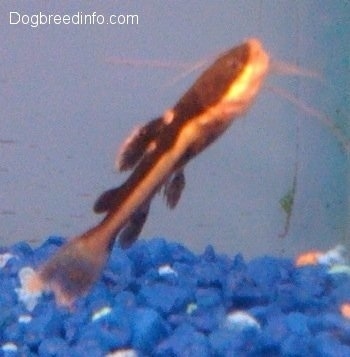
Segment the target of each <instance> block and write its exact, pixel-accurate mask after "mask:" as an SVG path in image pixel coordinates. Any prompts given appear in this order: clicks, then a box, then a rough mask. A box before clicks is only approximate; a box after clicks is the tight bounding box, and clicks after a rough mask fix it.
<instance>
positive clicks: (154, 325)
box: [132, 308, 169, 354]
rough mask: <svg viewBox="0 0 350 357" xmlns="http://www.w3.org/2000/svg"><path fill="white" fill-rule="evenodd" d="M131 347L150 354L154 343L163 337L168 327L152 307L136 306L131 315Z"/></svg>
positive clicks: (154, 345)
mask: <svg viewBox="0 0 350 357" xmlns="http://www.w3.org/2000/svg"><path fill="white" fill-rule="evenodd" d="M132 321H133V325H132V347H133V348H134V349H138V350H140V351H142V353H146V354H150V353H151V352H152V350H153V349H154V348H155V347H156V344H157V343H158V342H159V341H160V340H162V339H163V338H165V337H166V336H167V335H168V333H169V328H168V326H167V324H166V322H165V321H164V320H163V319H162V318H161V316H160V315H159V314H158V313H157V312H156V311H155V310H153V309H149V308H138V309H137V310H136V311H134V312H133V316H132Z"/></svg>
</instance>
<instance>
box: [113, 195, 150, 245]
mask: <svg viewBox="0 0 350 357" xmlns="http://www.w3.org/2000/svg"><path fill="white" fill-rule="evenodd" d="M149 207H150V201H147V202H146V203H144V204H143V205H142V206H141V207H140V208H139V209H138V210H137V211H135V212H134V213H133V215H132V216H131V218H130V220H129V221H128V223H127V224H126V225H125V227H124V228H123V230H122V231H121V233H120V235H119V239H118V243H119V246H120V247H121V248H128V247H130V246H131V245H132V244H133V243H134V242H135V241H136V239H137V238H138V236H139V234H140V233H141V230H142V228H143V226H144V224H145V222H146V219H147V217H148V213H149Z"/></svg>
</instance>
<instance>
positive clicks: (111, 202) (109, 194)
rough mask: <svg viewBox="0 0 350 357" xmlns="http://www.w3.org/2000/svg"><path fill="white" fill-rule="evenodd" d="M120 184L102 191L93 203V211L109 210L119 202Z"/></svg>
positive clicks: (102, 211)
mask: <svg viewBox="0 0 350 357" xmlns="http://www.w3.org/2000/svg"><path fill="white" fill-rule="evenodd" d="M121 188H122V186H118V187H116V188H112V189H110V190H107V191H105V192H103V193H102V194H101V195H100V196H99V197H98V199H97V200H96V201H95V204H94V212H95V213H104V212H108V211H110V210H111V209H112V208H114V207H115V205H116V204H117V203H118V202H120V198H119V197H120V193H121Z"/></svg>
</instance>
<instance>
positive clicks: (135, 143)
mask: <svg viewBox="0 0 350 357" xmlns="http://www.w3.org/2000/svg"><path fill="white" fill-rule="evenodd" d="M165 125H166V124H165V122H164V120H163V117H159V118H156V119H153V120H151V121H150V122H148V123H147V124H146V125H144V126H142V127H140V128H137V129H135V130H134V131H133V132H132V133H131V134H130V135H129V137H128V138H127V139H126V140H125V142H124V143H123V144H122V146H121V148H120V150H119V154H118V155H117V159H116V165H117V167H118V169H119V170H120V171H125V170H129V169H132V168H133V167H134V166H135V165H136V164H137V162H138V161H140V160H141V159H142V157H143V156H144V155H145V153H146V152H147V151H149V150H151V149H152V143H154V140H155V139H156V138H157V137H158V135H159V133H160V132H161V131H162V129H163V128H164V126H165Z"/></svg>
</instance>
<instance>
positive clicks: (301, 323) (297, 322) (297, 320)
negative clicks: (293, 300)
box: [286, 312, 310, 336]
mask: <svg viewBox="0 0 350 357" xmlns="http://www.w3.org/2000/svg"><path fill="white" fill-rule="evenodd" d="M308 320H309V319H308V317H307V316H306V315H304V314H301V313H300V312H291V313H290V314H288V316H287V318H286V321H287V326H288V329H289V331H290V333H292V334H296V335H300V336H306V335H309V334H310V331H309V327H308Z"/></svg>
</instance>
